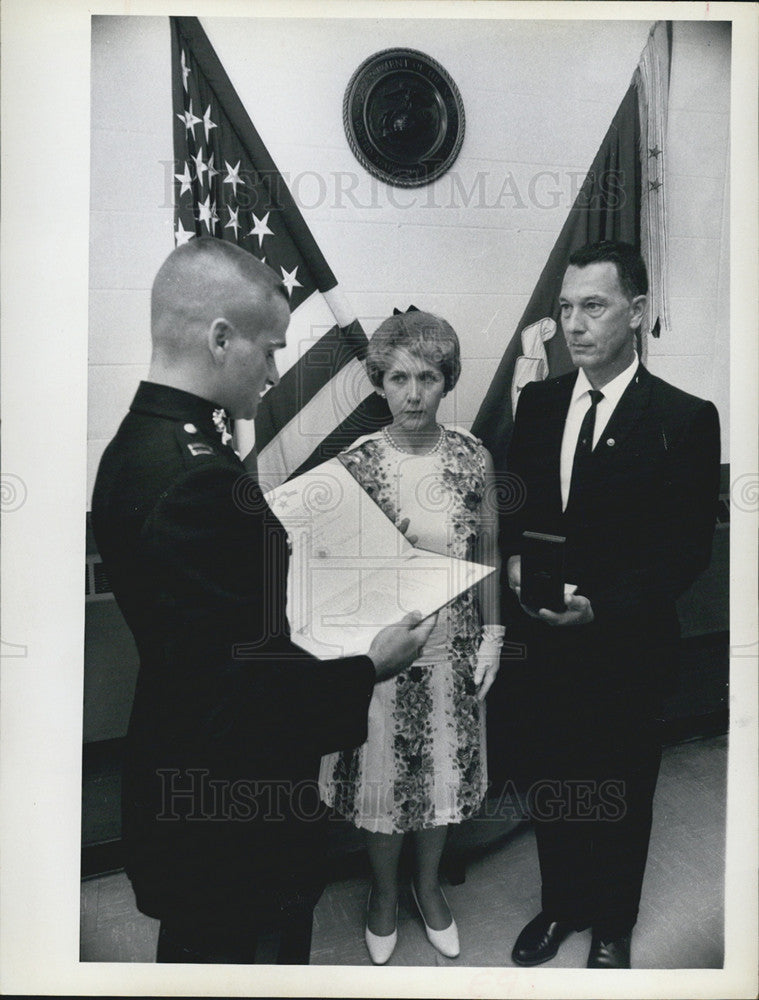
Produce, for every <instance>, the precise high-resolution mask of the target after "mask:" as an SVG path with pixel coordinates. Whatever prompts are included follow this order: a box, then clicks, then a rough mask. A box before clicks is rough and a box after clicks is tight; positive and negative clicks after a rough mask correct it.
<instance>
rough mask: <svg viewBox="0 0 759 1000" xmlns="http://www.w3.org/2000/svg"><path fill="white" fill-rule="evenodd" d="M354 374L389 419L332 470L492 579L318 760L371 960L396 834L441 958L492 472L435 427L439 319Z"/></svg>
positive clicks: (476, 748)
mask: <svg viewBox="0 0 759 1000" xmlns="http://www.w3.org/2000/svg"><path fill="white" fill-rule="evenodd" d="M366 368H367V373H368V375H369V378H370V380H371V382H372V384H373V385H374V386H375V388H376V390H377V392H378V393H379V394H380V395H381V396H383V397H385V398H386V399H387V402H388V406H389V408H390V412H391V414H392V417H393V421H392V423H391V424H390V425H389V426H388V427H385V428H383V429H382V431H380V432H378V433H376V434H370V435H368V436H366V437H363V438H361V439H360V440H359V441H357V442H356V443H355V444H354V445H353V447H352V448H350V449H349V450H348V451H347V452H345V453H343V454H342V455H341V459H342V461H343V463H344V464H345V466H346V467H347V468H348V469H349V470H350V472H351V473H352V474H353V475H354V476H355V478H356V479H357V480H358V482H359V483H360V484H361V486H362V487H363V488H364V489H365V490H366V491H367V492H368V493H369V494H370V495H371V496H372V497H373V498H374V500H375V501H376V502H377V503H378V504H379V506H380V507H381V508H382V510H383V511H384V512H385V513H386V514H387V515H388V517H390V518H391V519H392V520H393V521H394V522H395V523H396V524H397V525H398V526H399V528H401V530H405V531H406V532H407V537H408V538H409V539H410V540H411V541H413V542H414V544H417V545H419V547H421V548H423V549H428V550H431V551H435V552H440V553H443V554H445V555H451V556H455V557H458V558H462V559H472V560H474V561H476V562H482V563H487V564H489V565H492V566H495V567H496V572H495V573H492V574H491V575H490V576H489V577H487V578H486V579H485V580H483V581H482V582H481V583H480V584H479V585H478V586H477V587H474V588H472V589H471V590H469V591H466V592H465V593H463V594H461V595H460V596H459V597H457V598H456V599H455V600H453V601H452V602H451V603H450V604H448V605H446V607H444V608H442V609H441V611H440V613H439V615H438V619H437V623H436V625H435V628H434V630H433V632H432V634H431V636H430V638H429V639H428V641H427V643H426V645H425V647H424V650H423V653H422V655H421V656H420V658H419V659H418V660H416V661H415V662H414V663H413V664H412V666H411V667H409V668H408V669H407V670H405V671H404V672H402V673H401V674H399V675H398V676H397V677H396V678H394V679H393V680H391V681H387V682H385V683H383V684H378V685H377V686H376V687H375V689H374V695H373V697H372V702H371V706H370V709H369V735H368V738H367V741H366V743H365V744H364V745H363V746H361V747H360V748H358V749H356V750H348V751H343V752H340V753H334V754H330V755H329V756H328V757H324V758H323V760H322V767H321V773H320V786H321V792H322V797H323V799H324V801H325V802H326V803H327V804H328V805H330V806H332V807H334V809H335V810H336V811H337V812H339V813H340V814H341V815H343V816H345V817H346V818H347V819H349V820H350V821H351V822H353V823H354V824H355V825H356V826H357V827H359V828H360V829H362V830H363V831H364V832H365V838H366V845H367V851H368V855H369V861H370V864H371V868H372V886H371V890H370V894H369V901H368V904H367V921H366V943H367V946H368V948H369V953H370V955H371V958H372V960H373V961H374V962H375V963H376V964H383V963H384V962H386V961H387V960H388V959H389V958H390V955H391V954H392V951H393V948H394V947H395V943H396V940H397V930H396V918H397V909H398V891H399V885H398V860H399V856H400V850H401V844H402V841H403V837H404V835H405V834H406V833H409V834H410V835H411V836H412V838H413V840H414V857H415V865H414V877H413V882H412V892H413V894H414V898H415V900H416V904H417V907H418V909H419V912H420V914H421V916H422V919H423V921H424V925H425V930H426V932H427V937H428V938H429V940H430V942H431V943H432V944H433V945H434V946H435V947H436V948H437V949H438V950H439V951H440V952H441V953H443V954H445V955H447V956H448V957H451V958H454V957H455V956H456V955H458V953H459V941H458V929H457V926H456V922H455V920H454V919H453V916H452V914H451V911H450V909H449V907H448V903H447V900H446V898H445V896H444V895H443V892H442V889H441V888H440V885H439V881H438V866H439V863H440V858H441V855H442V852H443V847H444V846H445V840H446V835H447V831H448V826H449V825H450V824H452V823H460V822H461V821H462V820H464V819H467V818H468V817H470V816H472V815H474V814H475V813H476V812H477V810H478V808H479V806H480V805H481V803H482V800H483V798H484V795H485V790H486V786H487V771H486V761H485V710H484V702H483V699H484V697H485V694H486V693H487V691H488V689H489V687H490V685H491V684H492V682H493V679H494V677H495V674H496V671H497V669H498V663H499V656H500V647H501V644H502V641H503V628H502V627H501V626H500V624H499V617H498V613H499V598H498V555H497V537H496V536H497V518H496V513H495V510H494V489H493V482H492V475H493V471H492V470H493V466H492V460H491V458H490V455H489V454H488V452H487V451H486V450H485V448H484V447H483V446H482V444H481V442H480V441H479V440H478V439H477V438H475V437H473V436H472V435H471V434H469V433H468V432H467V431H463V430H455V429H450V428H445V427H442V426H441V425H440V424H438V423H437V420H436V416H437V410H438V407H439V405H440V401H441V400H442V398H443V396H445V395H446V394H447V393H448V392H450V390H451V389H452V388H453V387H454V385H455V384H456V381H457V379H458V376H459V372H460V370H461V364H460V356H459V344H458V338H457V336H456V334H455V332H454V330H453V329H452V327H451V326H450V325H449V324H448V323H446V322H445V320H442V319H439V318H437V317H435V316H432V315H431V314H429V313H425V312H419V311H414V312H408V313H401V314H398V315H395V316H392V317H391V318H390V319H387V320H385V321H384V322H383V323H382V324H381V326H380V327H379V328H378V330H377V331H376V333H375V334H374V336H373V337H372V339H371V341H370V343H369V351H368V355H367V360H366Z"/></svg>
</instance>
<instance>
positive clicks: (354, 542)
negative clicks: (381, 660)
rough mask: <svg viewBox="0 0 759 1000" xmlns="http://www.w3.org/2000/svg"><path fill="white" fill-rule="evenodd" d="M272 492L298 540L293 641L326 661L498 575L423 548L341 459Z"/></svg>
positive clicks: (292, 579) (359, 649) (290, 584)
mask: <svg viewBox="0 0 759 1000" xmlns="http://www.w3.org/2000/svg"><path fill="white" fill-rule="evenodd" d="M265 496H266V501H267V503H268V504H269V506H270V507H271V509H272V510H273V511H274V513H275V514H276V515H277V517H278V518H279V520H280V521H281V522H282V525H283V526H284V528H285V530H286V531H287V533H288V537H289V539H290V545H291V547H292V553H291V558H290V571H289V574H288V581H287V612H288V614H287V616H288V620H289V622H290V630H291V633H292V640H293V642H295V643H297V645H299V646H301V647H302V648H303V649H305V650H307V651H308V652H309V653H313V654H314V655H315V656H317V657H319V659H322V660H326V659H332V658H334V657H339V656H353V655H356V654H358V653H366V652H367V651H368V649H369V646H370V645H371V642H372V639H373V638H374V636H375V635H376V634H377V632H379V630H380V629H381V628H384V626H385V625H393V624H395V623H396V622H398V621H399V620H400V619H401V618H402V617H403V616H404V615H405V614H407V613H408V612H409V611H419V612H421V614H422V615H423V616H424V617H427V615H431V614H432V613H433V612H434V611H437V610H438V609H439V608H442V607H443V605H445V604H447V603H448V602H449V601H451V600H453V598H454V597H456V596H457V595H458V594H460V593H462V592H463V591H465V590H467V589H468V588H469V587H472V586H474V584H476V583H478V582H479V581H480V580H482V579H484V578H485V577H486V576H488V575H489V574H490V573H492V572H493V568H492V567H491V566H483V565H481V564H480V563H474V562H469V561H467V560H465V559H455V558H453V557H451V556H444V555H440V554H439V553H437V552H428V551H426V550H425V549H421V548H415V547H414V546H413V545H412V544H411V543H410V542H409V541H408V539H407V538H406V537H405V536H404V535H403V533H402V532H401V531H399V530H398V529H397V528H396V526H395V525H394V524H393V522H392V521H391V520H390V519H389V518H388V517H387V516H386V515H385V514H384V513H383V512H382V510H381V509H380V508H379V507H378V506H377V504H376V503H375V502H374V500H372V498H371V497H370V496H369V494H368V493H366V492H365V491H364V490H363V489H362V488H361V486H360V485H359V484H358V483H357V482H356V480H355V479H354V478H353V476H352V475H351V474H350V472H348V470H347V469H346V468H345V467H344V466H343V464H342V462H341V461H340V460H339V459H338V458H333V459H331V460H330V461H329V462H325V463H324V464H323V465H319V466H317V468H315V469H312V470H311V471H310V472H306V473H304V474H303V475H302V476H298V477H297V479H292V480H290V482H287V483H283V484H282V485H281V486H278V487H276V489H273V490H270V491H269V492H268V493H266V494H265Z"/></svg>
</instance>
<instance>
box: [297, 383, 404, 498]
mask: <svg viewBox="0 0 759 1000" xmlns="http://www.w3.org/2000/svg"><path fill="white" fill-rule="evenodd" d="M392 419H393V418H392V416H391V414H390V411H389V409H388V407H387V403H386V402H385V400H384V399H380V397H379V396H378V395H377V393H376V392H372V393H370V394H369V395H368V396H367V397H366V399H364V400H362V401H361V403H359V405H358V406H357V407H356V409H355V410H354V411H353V412H352V413H351V414H349V416H347V417H346V418H345V420H343V421H342V423H341V424H340V425H339V426H338V427H336V428H335V429H334V430H333V431H332V432H331V433H330V434H328V435H327V436H326V437H325V438H324V439H323V440H322V441H321V442H320V443H319V446H318V448H317V449H316V450H315V451H314V452H312V454H311V455H310V456H309V457H308V459H307V460H306V461H305V462H304V463H303V464H302V465H301V466H299V467H298V468H297V469H295V470H294V471H293V472H292V473H291V474H290V476H289V477H288V478H293V477H294V476H300V475H301V474H302V473H304V472H308V470H309V469H313V468H314V467H315V466H317V465H321V463H322V462H326V461H328V460H329V459H330V458H334V457H335V455H339V454H340V452H341V451H345V449H346V448H349V447H350V446H351V445H352V444H353V442H354V441H355V440H356V439H357V438H359V437H361V436H362V435H363V434H371V433H372V431H378V430H379V429H380V428H381V427H384V426H386V425H387V424H389V423H391V421H392Z"/></svg>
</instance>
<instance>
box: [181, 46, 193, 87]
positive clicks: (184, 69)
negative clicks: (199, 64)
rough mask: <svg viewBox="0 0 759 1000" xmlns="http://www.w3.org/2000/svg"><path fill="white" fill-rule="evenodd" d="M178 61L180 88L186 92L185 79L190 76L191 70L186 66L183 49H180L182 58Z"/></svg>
mask: <svg viewBox="0 0 759 1000" xmlns="http://www.w3.org/2000/svg"><path fill="white" fill-rule="evenodd" d="M180 61H181V63H182V86H183V87H184V89H185V90H187V77H188V76H189V75H190V73H191V70H190V67H189V66H188V65H187V56H186V55H185V51H184V49H182V58H181V60H180Z"/></svg>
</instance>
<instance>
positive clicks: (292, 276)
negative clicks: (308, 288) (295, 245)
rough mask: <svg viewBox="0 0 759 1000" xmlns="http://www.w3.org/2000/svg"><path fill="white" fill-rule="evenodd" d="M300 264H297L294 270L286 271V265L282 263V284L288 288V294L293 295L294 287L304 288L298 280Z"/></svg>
mask: <svg viewBox="0 0 759 1000" xmlns="http://www.w3.org/2000/svg"><path fill="white" fill-rule="evenodd" d="M299 267H300V264H296V265H295V267H294V268H293V269H292V271H286V270H285V269H284V267H282V265H281V264H280V267H279V269H280V271H281V272H282V284H283V285H284V286H285V288H286V289H287V294H288V296H289V295H292V293H293V288H303V285H301V283H300V282H299V281H298V279H297V277H296V275H297V273H298V268H299Z"/></svg>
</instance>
